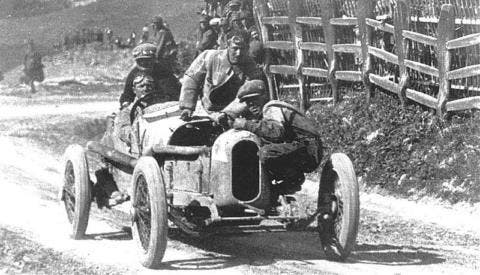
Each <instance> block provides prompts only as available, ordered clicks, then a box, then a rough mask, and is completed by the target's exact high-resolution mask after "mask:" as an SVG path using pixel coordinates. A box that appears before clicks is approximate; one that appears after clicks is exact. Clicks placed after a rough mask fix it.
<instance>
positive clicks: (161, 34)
mask: <svg viewBox="0 0 480 275" xmlns="http://www.w3.org/2000/svg"><path fill="white" fill-rule="evenodd" d="M152 27H153V35H152V38H151V40H152V41H153V44H154V45H155V46H156V47H157V50H156V53H155V56H156V58H157V62H158V63H160V64H162V65H163V66H164V67H165V68H169V69H171V70H172V71H175V70H176V66H175V64H176V61H177V44H176V43H175V39H174V38H173V34H172V32H171V31H170V29H169V28H167V26H165V24H164V22H163V18H162V17H161V16H158V15H157V16H155V17H153V19H152Z"/></svg>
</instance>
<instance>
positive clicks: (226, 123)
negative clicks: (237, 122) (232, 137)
mask: <svg viewBox="0 0 480 275" xmlns="http://www.w3.org/2000/svg"><path fill="white" fill-rule="evenodd" d="M210 118H211V119H212V120H213V121H214V122H215V123H216V124H218V125H220V126H222V127H223V128H226V129H227V128H230V120H231V118H230V117H229V116H228V115H227V114H226V113H222V112H219V113H213V114H211V115H210Z"/></svg>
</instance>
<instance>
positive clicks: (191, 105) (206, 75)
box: [179, 31, 264, 120]
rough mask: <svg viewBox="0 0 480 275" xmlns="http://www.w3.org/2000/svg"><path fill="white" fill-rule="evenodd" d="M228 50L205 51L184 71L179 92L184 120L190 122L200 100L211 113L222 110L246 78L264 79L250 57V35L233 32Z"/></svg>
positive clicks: (229, 36) (230, 34)
mask: <svg viewBox="0 0 480 275" xmlns="http://www.w3.org/2000/svg"><path fill="white" fill-rule="evenodd" d="M227 39H228V48H227V49H225V50H206V51H204V52H202V53H201V54H200V55H199V56H198V57H197V58H196V59H195V60H194V61H193V63H192V64H191V65H190V67H189V68H188V70H187V71H186V72H185V76H184V78H183V85H182V89H181V92H180V99H179V103H180V109H181V110H182V113H181V118H182V119H183V120H189V119H190V118H191V116H192V113H193V111H194V110H195V107H196V104H197V100H198V98H199V97H200V99H201V101H202V105H203V107H204V108H205V110H206V111H207V112H208V113H212V112H218V111H221V110H223V108H225V107H226V106H227V105H228V104H230V103H231V102H232V101H233V100H234V99H235V97H236V95H237V92H238V89H239V88H240V86H242V85H243V83H244V82H245V81H246V80H247V79H263V78H264V76H263V73H262V71H261V70H260V69H259V68H258V67H257V66H256V64H255V61H253V60H252V59H251V58H250V57H249V56H248V34H247V33H246V32H245V31H231V32H229V33H228V35H227Z"/></svg>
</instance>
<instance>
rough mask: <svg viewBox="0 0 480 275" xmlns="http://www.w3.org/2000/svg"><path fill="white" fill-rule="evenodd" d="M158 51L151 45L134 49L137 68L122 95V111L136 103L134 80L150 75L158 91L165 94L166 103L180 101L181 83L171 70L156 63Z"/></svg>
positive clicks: (132, 72)
mask: <svg viewBox="0 0 480 275" xmlns="http://www.w3.org/2000/svg"><path fill="white" fill-rule="evenodd" d="M156 50H157V48H156V47H155V45H153V44H150V43H144V44H141V45H138V46H137V47H135V48H134V49H133V51H132V55H133V58H134V59H135V66H134V67H133V68H132V70H131V71H130V72H129V73H128V75H127V79H126V81H125V88H124V90H123V93H122V94H121V95H120V109H123V108H125V107H127V106H129V105H130V104H131V103H132V102H133V101H134V99H135V93H134V91H133V80H134V79H135V77H137V76H139V75H149V76H150V77H151V78H153V79H154V81H155V82H156V83H155V85H156V86H157V89H156V91H157V92H161V93H163V95H164V96H165V99H166V100H165V101H174V100H178V95H179V93H180V83H179V81H178V79H177V78H176V77H175V76H174V75H173V74H172V73H171V72H170V70H168V69H166V68H165V67H164V65H163V64H160V63H157V62H156V61H155V51H156Z"/></svg>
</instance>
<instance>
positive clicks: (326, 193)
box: [318, 153, 360, 261]
mask: <svg viewBox="0 0 480 275" xmlns="http://www.w3.org/2000/svg"><path fill="white" fill-rule="evenodd" d="M318 207H319V211H320V215H319V217H318V227H319V228H318V229H319V232H320V241H321V244H322V249H323V251H324V252H325V255H326V256H327V259H329V260H334V261H343V260H345V259H346V258H347V257H348V256H349V255H350V252H351V251H352V249H353V247H354V245H355V241H356V238H357V232H358V223H359V215H360V198H359V192H358V183H357V177H356V176H355V171H354V169H353V164H352V162H351V160H350V159H349V158H348V157H347V156H346V155H345V154H341V153H336V154H333V155H332V156H331V158H330V160H328V161H327V163H326V164H325V166H324V167H323V170H322V175H321V178H320V190H319V195H318Z"/></svg>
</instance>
